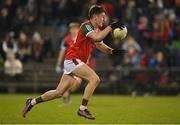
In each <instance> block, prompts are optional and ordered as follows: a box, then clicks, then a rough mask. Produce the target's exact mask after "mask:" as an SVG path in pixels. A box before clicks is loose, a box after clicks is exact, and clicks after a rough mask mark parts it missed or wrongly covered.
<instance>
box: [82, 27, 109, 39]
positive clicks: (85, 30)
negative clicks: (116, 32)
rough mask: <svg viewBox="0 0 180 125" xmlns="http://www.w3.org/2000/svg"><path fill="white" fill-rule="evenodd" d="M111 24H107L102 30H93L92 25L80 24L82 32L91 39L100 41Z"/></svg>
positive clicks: (106, 33) (107, 32)
mask: <svg viewBox="0 0 180 125" xmlns="http://www.w3.org/2000/svg"><path fill="white" fill-rule="evenodd" d="M111 30H112V28H111V26H107V27H106V28H105V29H104V30H102V31H99V32H95V30H94V29H93V27H92V25H90V24H84V25H83V26H82V32H83V34H84V35H85V36H86V37H89V38H91V39H92V40H93V41H102V40H103V39H104V38H105V37H106V36H107V35H108V34H109V32H111Z"/></svg>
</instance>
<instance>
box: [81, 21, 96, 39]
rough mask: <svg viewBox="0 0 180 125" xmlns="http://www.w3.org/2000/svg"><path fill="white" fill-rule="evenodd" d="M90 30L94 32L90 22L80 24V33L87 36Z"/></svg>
mask: <svg viewBox="0 0 180 125" xmlns="http://www.w3.org/2000/svg"><path fill="white" fill-rule="evenodd" d="M91 32H94V28H93V27H92V26H91V25H90V24H84V25H83V26H82V33H83V34H84V35H85V36H88V34H90V33H91Z"/></svg>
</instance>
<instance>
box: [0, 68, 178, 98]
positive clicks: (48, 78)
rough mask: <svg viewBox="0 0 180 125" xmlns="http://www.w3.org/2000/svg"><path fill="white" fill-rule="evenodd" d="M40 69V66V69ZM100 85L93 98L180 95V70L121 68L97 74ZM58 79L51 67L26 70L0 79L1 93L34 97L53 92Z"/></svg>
mask: <svg viewBox="0 0 180 125" xmlns="http://www.w3.org/2000/svg"><path fill="white" fill-rule="evenodd" d="M42 67H43V66H42ZM96 72H97V74H98V75H99V76H100V78H101V84H100V85H99V87H98V88H97V89H96V91H95V93H96V94H126V95H133V96H135V95H145V96H146V95H147V96H148V95H179V94H180V68H163V69H160V68H159V69H132V68H121V69H120V70H115V69H108V70H107V69H104V70H97V71H96ZM60 77H61V75H58V74H56V73H55V71H54V69H53V68H52V67H46V68H44V67H43V68H40V67H39V66H36V67H34V66H33V67H29V68H27V69H25V70H24V73H23V75H22V76H20V77H19V78H18V79H17V78H12V77H8V76H5V75H4V74H3V73H2V72H1V75H0V78H1V81H0V92H1V93H37V92H41V93H42V92H45V91H47V90H49V89H54V88H55V87H56V86H57V84H58V82H59V79H60ZM86 84H87V83H86V81H83V83H82V85H81V86H80V88H79V89H78V90H77V91H76V93H82V92H83V91H84V88H85V86H86Z"/></svg>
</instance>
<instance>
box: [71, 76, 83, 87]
mask: <svg viewBox="0 0 180 125" xmlns="http://www.w3.org/2000/svg"><path fill="white" fill-rule="evenodd" d="M73 78H74V83H75V84H78V85H80V84H81V82H82V79H81V78H80V77H77V76H73Z"/></svg>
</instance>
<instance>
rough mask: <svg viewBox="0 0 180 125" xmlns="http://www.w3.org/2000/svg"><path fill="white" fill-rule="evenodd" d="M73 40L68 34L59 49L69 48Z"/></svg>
mask: <svg viewBox="0 0 180 125" xmlns="http://www.w3.org/2000/svg"><path fill="white" fill-rule="evenodd" d="M74 42H75V40H74V39H73V38H72V36H71V35H70V34H68V35H66V36H65V38H64V39H63V41H62V43H61V48H66V49H67V48H69V47H70V46H72V44H74Z"/></svg>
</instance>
